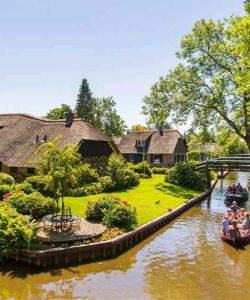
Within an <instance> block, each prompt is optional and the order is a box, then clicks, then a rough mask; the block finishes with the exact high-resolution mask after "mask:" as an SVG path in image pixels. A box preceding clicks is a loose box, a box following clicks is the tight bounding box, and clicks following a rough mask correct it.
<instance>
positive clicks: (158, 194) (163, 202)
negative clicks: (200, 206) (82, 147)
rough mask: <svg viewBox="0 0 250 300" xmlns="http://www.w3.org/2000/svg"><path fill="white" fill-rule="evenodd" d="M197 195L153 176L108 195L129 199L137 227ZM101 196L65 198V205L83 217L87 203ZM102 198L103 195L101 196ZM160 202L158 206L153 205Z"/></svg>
mask: <svg viewBox="0 0 250 300" xmlns="http://www.w3.org/2000/svg"><path fill="white" fill-rule="evenodd" d="M198 194H199V192H198V191H195V190H193V189H188V188H184V187H181V186H177V185H174V184H170V183H166V182H164V176H163V175H157V174H154V175H153V176H152V178H150V179H141V180H140V184H139V185H138V186H137V187H135V188H133V189H126V190H121V191H119V192H118V191H114V192H112V193H110V192H109V193H108V195H113V196H115V197H117V196H118V197H119V198H120V199H129V203H130V204H131V205H132V206H136V211H137V217H138V223H139V225H142V224H145V223H147V222H149V221H152V220H154V219H155V218H157V217H159V216H161V215H163V214H165V213H166V212H167V211H168V209H169V208H171V209H174V208H176V207H177V206H179V205H181V204H183V203H184V202H185V201H186V200H187V199H191V198H193V197H195V196H197V195H198ZM100 196H101V195H91V196H86V197H79V198H75V197H66V198H65V203H66V205H70V206H71V209H72V213H74V214H79V215H81V216H82V217H85V211H86V210H87V203H88V201H91V202H92V201H96V200H97V199H99V198H100ZM102 196H103V195H102ZM159 200H160V203H159V204H155V203H156V202H158V201H159Z"/></svg>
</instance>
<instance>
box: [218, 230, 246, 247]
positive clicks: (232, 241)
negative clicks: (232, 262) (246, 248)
mask: <svg viewBox="0 0 250 300" xmlns="http://www.w3.org/2000/svg"><path fill="white" fill-rule="evenodd" d="M220 237H221V239H222V240H223V241H224V242H227V243H229V244H231V245H233V246H237V245H245V244H247V243H249V242H250V230H248V233H247V234H246V235H242V236H241V237H240V238H238V239H233V238H231V236H229V235H226V234H223V233H222V232H221V233H220Z"/></svg>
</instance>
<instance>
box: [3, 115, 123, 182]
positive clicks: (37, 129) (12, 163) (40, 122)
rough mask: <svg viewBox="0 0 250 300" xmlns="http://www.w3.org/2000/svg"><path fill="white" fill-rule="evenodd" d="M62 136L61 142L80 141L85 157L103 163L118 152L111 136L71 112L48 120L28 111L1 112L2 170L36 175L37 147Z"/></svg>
mask: <svg viewBox="0 0 250 300" xmlns="http://www.w3.org/2000/svg"><path fill="white" fill-rule="evenodd" d="M58 136H62V140H61V145H65V144H73V145H76V146H77V145H79V146H80V148H79V151H80V153H81V155H82V157H83V159H84V161H86V162H88V163H93V164H97V165H98V164H101V163H102V162H104V161H106V160H107V158H108V157H109V156H110V155H111V153H113V152H114V151H115V152H119V150H118V149H117V147H116V145H115V144H114V142H113V141H112V139H111V138H110V137H108V136H106V135H105V134H104V133H102V132H101V131H99V130H97V129H96V128H94V127H93V126H92V125H91V124H89V123H88V122H85V121H84V120H82V119H74V114H73V113H68V114H67V116H66V120H48V119H42V118H37V117H34V116H31V115H27V114H1V115H0V172H5V173H8V174H11V175H13V176H14V177H15V178H17V179H18V178H19V177H22V176H27V175H33V174H34V172H35V166H34V165H32V164H30V162H31V161H32V160H34V159H35V151H36V149H37V148H38V147H39V146H40V145H41V144H42V143H45V142H47V141H50V140H52V139H54V138H55V137H58Z"/></svg>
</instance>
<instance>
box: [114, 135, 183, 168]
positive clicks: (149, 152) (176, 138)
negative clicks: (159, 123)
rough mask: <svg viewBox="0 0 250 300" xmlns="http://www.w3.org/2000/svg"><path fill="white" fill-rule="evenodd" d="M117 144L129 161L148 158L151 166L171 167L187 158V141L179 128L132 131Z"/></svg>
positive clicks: (136, 161)
mask: <svg viewBox="0 0 250 300" xmlns="http://www.w3.org/2000/svg"><path fill="white" fill-rule="evenodd" d="M116 144H117V147H118V149H119V150H120V152H121V153H122V154H123V156H124V158H125V159H126V160H127V161H128V162H133V163H139V162H141V161H143V160H146V161H148V163H149V164H150V166H151V167H153V166H156V167H170V166H172V165H173V164H174V163H175V162H183V161H185V160H186V153H187V145H186V141H185V139H184V138H183V136H182V135H181V134H180V132H179V131H178V130H161V129H160V130H159V131H152V130H149V131H132V132H129V133H128V134H127V135H125V136H123V137H122V138H119V139H117V140H116Z"/></svg>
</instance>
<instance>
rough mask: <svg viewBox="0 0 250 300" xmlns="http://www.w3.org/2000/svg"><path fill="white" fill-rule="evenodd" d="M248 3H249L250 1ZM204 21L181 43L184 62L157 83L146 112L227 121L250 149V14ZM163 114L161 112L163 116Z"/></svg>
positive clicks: (199, 121)
mask: <svg viewBox="0 0 250 300" xmlns="http://www.w3.org/2000/svg"><path fill="white" fill-rule="evenodd" d="M247 2H248V1H247ZM247 5H248V3H246V12H247V14H246V16H243V17H231V18H230V19H228V20H225V21H218V22H214V21H213V20H209V21H205V20H201V21H198V22H197V23H195V25H194V27H193V30H192V32H191V33H190V34H187V35H186V36H185V37H184V38H183V39H182V41H181V49H180V51H178V52H177V57H178V58H180V59H181V60H182V61H183V62H184V63H180V64H179V65H178V66H177V67H176V68H175V69H174V70H171V71H170V72H169V73H168V74H167V75H166V76H165V77H161V78H160V80H159V82H157V83H155V84H154V85H153V87H152V89H151V93H150V95H149V96H148V97H146V98H145V99H144V107H143V112H144V114H146V115H148V116H149V117H150V118H155V113H156V112H157V111H159V110H160V112H162V111H163V112H164V114H165V115H171V116H172V118H173V121H175V122H178V123H185V122H186V121H187V120H188V119H191V118H192V120H193V122H192V126H194V127H196V128H197V127H198V128H200V129H201V128H202V127H204V126H206V127H207V128H213V127H215V126H218V125H226V126H227V127H228V128H230V130H232V131H234V132H235V133H236V134H237V135H238V136H239V137H240V138H241V139H243V140H244V141H245V142H246V143H247V146H248V149H249V150H250V124H249V123H250V112H249V110H248V109H247V108H248V106H249V103H250V96H249V95H250V72H249V69H250V15H249V10H248V9H247ZM160 115H161V114H160Z"/></svg>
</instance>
